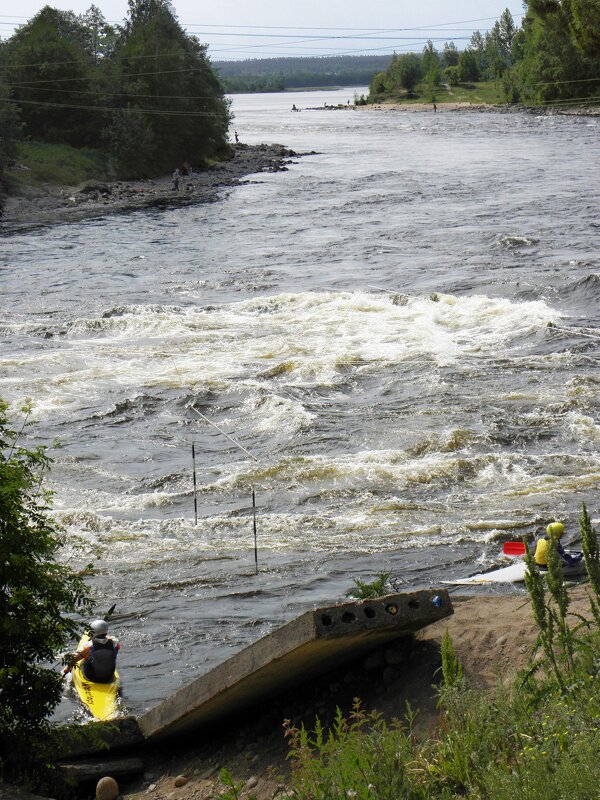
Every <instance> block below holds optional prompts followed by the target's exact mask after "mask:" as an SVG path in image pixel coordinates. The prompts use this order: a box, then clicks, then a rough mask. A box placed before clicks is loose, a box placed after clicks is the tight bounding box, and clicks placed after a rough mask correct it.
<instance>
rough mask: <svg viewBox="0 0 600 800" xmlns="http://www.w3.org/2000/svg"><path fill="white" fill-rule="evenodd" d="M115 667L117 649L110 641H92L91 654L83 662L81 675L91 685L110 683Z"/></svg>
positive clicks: (96, 639)
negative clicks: (91, 683)
mask: <svg viewBox="0 0 600 800" xmlns="http://www.w3.org/2000/svg"><path fill="white" fill-rule="evenodd" d="M116 666H117V648H116V647H115V643H114V642H113V640H112V639H98V638H97V637H94V639H92V652H91V653H90V657H89V658H88V659H86V660H85V661H84V662H83V667H82V670H83V674H84V676H85V677H86V678H87V680H88V681H92V682H93V683H110V682H111V681H112V679H113V676H114V674H115V668H116Z"/></svg>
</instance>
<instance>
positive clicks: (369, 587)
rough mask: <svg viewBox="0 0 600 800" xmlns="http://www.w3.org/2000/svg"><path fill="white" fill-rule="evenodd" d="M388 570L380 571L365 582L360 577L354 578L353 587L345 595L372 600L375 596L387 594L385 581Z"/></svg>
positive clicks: (388, 574) (388, 575) (386, 580)
mask: <svg viewBox="0 0 600 800" xmlns="http://www.w3.org/2000/svg"><path fill="white" fill-rule="evenodd" d="M390 575H391V573H390V572H380V573H379V575H378V576H377V577H376V578H375V580H374V581H372V582H371V583H365V582H364V581H361V579H360V578H355V580H354V587H353V588H352V589H350V590H349V591H347V592H346V597H354V598H356V599H357V600H372V599H373V598H375V597H383V596H384V595H386V594H388V593H389V592H388V589H387V582H388V581H389V579H390Z"/></svg>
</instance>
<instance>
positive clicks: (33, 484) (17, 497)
mask: <svg viewBox="0 0 600 800" xmlns="http://www.w3.org/2000/svg"><path fill="white" fill-rule="evenodd" d="M27 413H28V412H27ZM26 419H27V416H26V417H25V420H26ZM24 426H25V422H24V423H23V425H22V426H21V429H20V431H19V432H18V433H17V432H15V431H13V430H11V429H10V428H9V427H8V419H7V405H6V403H4V402H2V401H0V487H1V488H0V552H1V553H2V558H1V559H0V639H1V641H2V648H1V649H0V698H1V703H0V779H5V780H28V781H30V782H32V781H35V779H36V778H37V779H39V778H40V776H41V774H42V773H43V765H44V759H45V758H47V754H48V748H49V746H50V745H49V739H48V730H49V729H48V722H47V717H48V715H49V714H50V712H51V711H52V710H53V708H54V707H55V706H56V704H57V703H58V701H59V699H60V696H61V688H62V676H61V674H60V672H57V671H55V670H53V669H51V668H49V667H46V666H43V663H44V662H51V661H52V660H53V659H54V658H55V657H56V653H57V651H59V650H61V649H64V648H65V647H66V645H67V643H68V641H69V640H70V638H71V637H72V635H73V634H74V632H75V630H76V627H77V626H76V623H75V621H74V620H73V619H72V618H71V617H69V616H68V614H69V613H72V612H75V611H80V612H81V611H89V610H90V607H91V604H90V600H89V596H88V593H87V589H86V587H85V585H84V583H83V581H82V580H81V578H80V577H78V576H77V575H76V574H75V573H74V572H73V571H72V570H71V569H70V568H69V567H67V566H64V565H61V564H59V563H57V561H56V556H57V553H58V551H59V549H60V547H61V543H62V532H61V530H60V529H59V528H58V526H57V525H56V524H55V523H54V522H53V521H52V519H51V518H50V517H49V515H48V512H49V509H50V496H49V494H48V493H47V492H46V491H44V490H43V489H42V486H41V482H42V475H43V472H44V471H45V470H46V469H47V468H48V467H49V464H50V459H49V458H48V456H47V455H46V454H45V452H44V450H43V449H42V448H40V447H38V448H35V449H33V450H31V449H28V448H27V447H25V446H24V445H23V444H22V443H21V440H22V437H23V429H24Z"/></svg>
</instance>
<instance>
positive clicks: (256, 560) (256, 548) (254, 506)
mask: <svg viewBox="0 0 600 800" xmlns="http://www.w3.org/2000/svg"><path fill="white" fill-rule="evenodd" d="M252 519H253V523H254V565H255V567H256V574H257V575H258V542H257V538H256V495H255V493H254V487H253V488H252Z"/></svg>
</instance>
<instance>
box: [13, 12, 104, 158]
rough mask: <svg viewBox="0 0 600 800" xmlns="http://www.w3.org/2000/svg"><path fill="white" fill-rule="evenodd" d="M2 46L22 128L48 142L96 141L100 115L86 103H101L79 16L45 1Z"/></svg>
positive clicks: (74, 143)
mask: <svg viewBox="0 0 600 800" xmlns="http://www.w3.org/2000/svg"><path fill="white" fill-rule="evenodd" d="M6 50H7V65H8V70H7V76H8V81H9V83H10V84H11V86H12V90H13V98H14V100H15V102H16V103H17V105H18V106H19V109H20V112H21V118H22V120H23V123H24V126H25V133H26V134H27V135H29V136H32V137H34V138H38V139H43V140H44V141H47V142H55V143H66V144H72V145H79V146H86V145H92V146H93V145H94V144H97V142H98V131H99V130H100V129H101V128H102V126H103V120H102V119H101V118H100V119H99V118H98V115H97V114H90V113H89V111H88V110H86V108H85V106H90V105H91V106H94V105H102V103H101V102H100V100H99V97H98V95H97V93H96V92H95V90H94V87H93V85H92V84H93V81H92V77H93V76H92V68H93V61H92V58H91V57H90V54H89V53H88V52H87V51H86V49H85V46H84V29H83V26H82V25H81V23H80V22H79V20H78V19H77V17H76V16H75V15H74V14H73V13H72V12H67V11H57V10H56V9H54V8H50V7H49V6H45V7H44V8H43V9H42V10H41V11H40V12H39V13H38V14H36V15H35V17H33V19H32V20H30V21H29V22H28V23H27V24H26V25H24V26H23V27H21V28H19V30H18V31H17V32H16V33H15V34H14V36H13V37H12V38H11V39H10V40H9V41H8V43H7V45H6Z"/></svg>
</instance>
